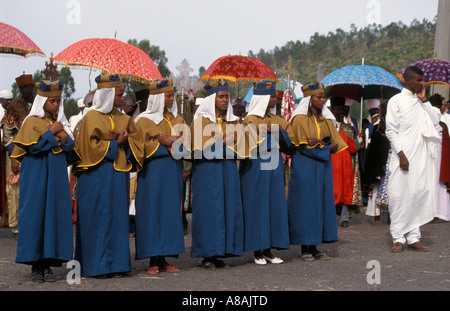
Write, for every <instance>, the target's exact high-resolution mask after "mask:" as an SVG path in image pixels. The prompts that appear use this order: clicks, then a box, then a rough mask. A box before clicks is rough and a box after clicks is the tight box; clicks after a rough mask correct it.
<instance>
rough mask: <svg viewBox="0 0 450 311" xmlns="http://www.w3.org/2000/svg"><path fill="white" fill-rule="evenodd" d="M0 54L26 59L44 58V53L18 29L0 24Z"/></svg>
mask: <svg viewBox="0 0 450 311" xmlns="http://www.w3.org/2000/svg"><path fill="white" fill-rule="evenodd" d="M0 53H2V54H12V55H19V56H22V57H28V56H32V55H36V56H45V54H44V52H42V50H41V49H40V48H39V47H38V46H37V45H36V43H34V42H33V41H32V40H31V39H30V38H29V37H28V36H27V35H26V34H24V33H23V32H21V31H20V30H19V29H17V28H15V27H13V26H10V25H8V24H5V23H1V22H0Z"/></svg>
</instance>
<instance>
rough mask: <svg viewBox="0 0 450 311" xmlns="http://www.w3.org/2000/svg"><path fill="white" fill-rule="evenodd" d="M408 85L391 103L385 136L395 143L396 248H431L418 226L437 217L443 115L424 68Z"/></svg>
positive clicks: (408, 74) (409, 74)
mask: <svg viewBox="0 0 450 311" xmlns="http://www.w3.org/2000/svg"><path fill="white" fill-rule="evenodd" d="M404 80H405V82H404V84H405V87H404V88H403V89H402V91H401V92H400V93H399V94H397V95H395V96H393V97H392V98H391V99H390V100H389V103H388V106H387V114H386V136H387V138H388V139H389V141H390V143H391V149H392V155H391V157H390V160H389V164H388V165H389V170H390V173H391V175H390V179H389V184H388V197H389V213H390V217H391V225H390V231H391V235H392V237H393V242H394V246H393V247H392V252H394V253H398V252H401V251H402V250H403V247H404V245H405V244H408V247H409V248H410V249H413V250H418V251H428V250H429V249H428V247H426V246H425V245H423V244H422V243H421V242H420V237H421V233H420V226H422V225H424V224H426V223H428V222H430V221H431V220H433V217H434V212H435V210H436V208H437V198H436V182H435V163H434V162H435V160H436V158H437V147H438V144H439V142H440V139H439V134H438V133H437V131H436V128H435V126H436V125H437V124H438V123H439V118H437V117H436V114H434V113H433V111H432V107H431V104H430V102H428V101H427V98H426V96H425V87H424V82H423V72H422V71H421V70H420V69H419V68H417V67H409V68H407V69H406V70H405V73H404Z"/></svg>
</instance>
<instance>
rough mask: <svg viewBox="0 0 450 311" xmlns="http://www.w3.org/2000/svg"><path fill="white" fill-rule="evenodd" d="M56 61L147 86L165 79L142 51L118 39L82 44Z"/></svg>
mask: <svg viewBox="0 0 450 311" xmlns="http://www.w3.org/2000/svg"><path fill="white" fill-rule="evenodd" d="M54 61H55V63H57V64H61V65H64V66H71V67H81V68H87V69H92V68H96V69H99V70H102V71H103V72H106V73H108V74H118V75H120V76H125V77H129V78H131V79H133V80H136V81H140V82H144V83H145V82H150V81H152V80H154V79H159V80H162V79H163V77H162V75H161V73H160V72H159V70H158V67H157V66H156V64H155V63H154V62H153V61H152V59H151V58H150V56H148V55H147V54H146V53H145V52H144V51H143V50H141V49H139V48H138V47H136V46H134V45H131V44H128V43H125V42H122V41H120V40H116V39H109V38H92V39H84V40H80V41H78V42H75V43H73V44H72V45H70V46H68V47H67V48H65V49H64V50H63V51H61V52H60V53H59V54H57V55H56V56H55V57H54Z"/></svg>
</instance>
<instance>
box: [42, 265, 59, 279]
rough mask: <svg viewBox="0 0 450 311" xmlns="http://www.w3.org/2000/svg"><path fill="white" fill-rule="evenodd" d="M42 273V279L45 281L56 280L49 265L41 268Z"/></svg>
mask: <svg viewBox="0 0 450 311" xmlns="http://www.w3.org/2000/svg"><path fill="white" fill-rule="evenodd" d="M42 275H43V276H44V281H46V282H55V281H56V277H55V275H54V274H53V271H52V269H50V267H45V268H44V269H43V272H42Z"/></svg>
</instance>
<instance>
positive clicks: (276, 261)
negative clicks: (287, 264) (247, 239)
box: [264, 256, 284, 263]
mask: <svg viewBox="0 0 450 311" xmlns="http://www.w3.org/2000/svg"><path fill="white" fill-rule="evenodd" d="M264 259H265V260H266V261H268V262H270V263H283V262H284V261H283V260H282V259H281V258H278V257H274V258H269V257H267V256H264Z"/></svg>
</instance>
